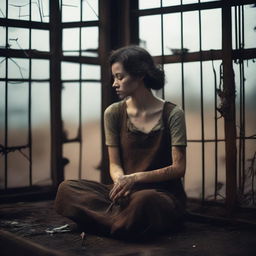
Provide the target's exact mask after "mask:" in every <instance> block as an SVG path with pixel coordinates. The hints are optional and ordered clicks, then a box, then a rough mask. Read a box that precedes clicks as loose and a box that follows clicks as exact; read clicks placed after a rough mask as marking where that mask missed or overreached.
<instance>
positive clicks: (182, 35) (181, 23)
mask: <svg viewBox="0 0 256 256" xmlns="http://www.w3.org/2000/svg"><path fill="white" fill-rule="evenodd" d="M182 1H183V0H181V5H182ZM180 15H181V16H180V26H181V49H182V50H183V48H184V40H183V37H184V30H183V12H181V13H180ZM181 57H182V58H181V98H182V109H183V110H184V112H185V111H186V110H185V83H184V62H183V55H182V56H181Z"/></svg>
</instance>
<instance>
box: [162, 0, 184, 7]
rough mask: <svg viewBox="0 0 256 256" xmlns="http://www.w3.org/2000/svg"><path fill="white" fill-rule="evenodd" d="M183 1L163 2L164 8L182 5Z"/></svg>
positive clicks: (169, 0)
mask: <svg viewBox="0 0 256 256" xmlns="http://www.w3.org/2000/svg"><path fill="white" fill-rule="evenodd" d="M180 4H181V0H163V6H164V7H165V6H172V5H180Z"/></svg>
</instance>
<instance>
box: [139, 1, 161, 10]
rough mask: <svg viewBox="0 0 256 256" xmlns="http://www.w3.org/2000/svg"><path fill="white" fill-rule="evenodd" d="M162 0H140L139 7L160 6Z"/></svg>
mask: <svg viewBox="0 0 256 256" xmlns="http://www.w3.org/2000/svg"><path fill="white" fill-rule="evenodd" d="M160 4H161V1H160V0H151V1H148V0H139V9H149V8H157V7H160Z"/></svg>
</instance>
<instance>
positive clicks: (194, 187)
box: [185, 143, 202, 198]
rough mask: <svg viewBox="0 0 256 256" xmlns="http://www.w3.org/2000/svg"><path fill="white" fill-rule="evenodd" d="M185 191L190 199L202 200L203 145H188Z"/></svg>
mask: <svg viewBox="0 0 256 256" xmlns="http://www.w3.org/2000/svg"><path fill="white" fill-rule="evenodd" d="M187 166H188V168H187V169H186V175H185V190H186V193H187V196H188V197H191V198H201V194H202V145H201V143H188V146H187Z"/></svg>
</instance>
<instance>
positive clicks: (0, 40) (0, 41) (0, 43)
mask: <svg viewBox="0 0 256 256" xmlns="http://www.w3.org/2000/svg"><path fill="white" fill-rule="evenodd" d="M5 35H6V28H5V27H0V49H1V48H5V46H6V36H5Z"/></svg>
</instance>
